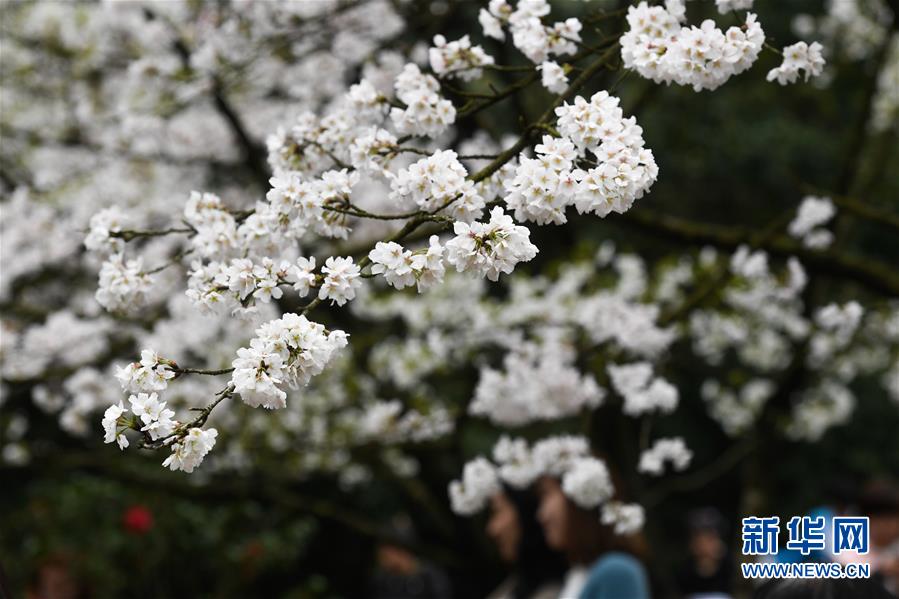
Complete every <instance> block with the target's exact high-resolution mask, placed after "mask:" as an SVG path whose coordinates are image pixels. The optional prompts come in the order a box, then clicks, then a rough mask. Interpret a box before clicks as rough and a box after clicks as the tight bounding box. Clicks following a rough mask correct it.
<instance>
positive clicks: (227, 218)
mask: <svg viewBox="0 0 899 599" xmlns="http://www.w3.org/2000/svg"><path fill="white" fill-rule="evenodd" d="M184 220H185V222H186V223H188V224H189V225H190V226H191V227H192V228H193V230H194V231H195V233H194V235H193V236H192V237H191V238H190V243H191V246H192V247H193V248H194V249H195V250H196V251H197V252H198V253H199V254H200V256H202V257H203V258H227V257H228V256H230V255H232V254H233V253H234V252H235V250H237V248H238V247H240V246H239V242H238V240H239V239H240V236H239V234H238V225H237V220H236V219H235V218H234V215H232V214H231V213H230V212H229V211H228V210H227V209H226V208H225V206H224V204H223V203H222V200H221V198H219V197H218V196H217V195H215V194H212V193H201V192H199V191H192V192H191V193H190V197H189V198H188V200H187V203H186V204H185V206H184ZM89 249H90V248H89Z"/></svg>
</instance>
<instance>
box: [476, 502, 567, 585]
mask: <svg viewBox="0 0 899 599" xmlns="http://www.w3.org/2000/svg"><path fill="white" fill-rule="evenodd" d="M487 534H488V536H490V538H491V539H492V540H493V542H494V543H495V544H496V548H497V551H498V552H499V555H500V557H501V558H502V560H503V561H504V562H506V563H507V564H510V565H511V573H510V574H509V576H508V577H507V578H506V580H504V581H503V583H502V584H500V586H499V587H497V589H496V590H495V591H493V592H492V593H491V594H490V595H489V596H488V599H555V598H556V597H558V596H559V590H560V589H561V587H562V577H563V576H564V574H565V570H566V564H565V560H564V558H563V557H562V555H561V554H559V553H557V552H554V551H552V550H551V549H550V548H549V547H548V546H547V544H546V540H545V539H544V537H543V530H542V529H541V527H540V524H539V523H538V522H537V498H536V496H535V495H534V494H533V493H532V492H531V491H517V490H515V489H510V488H506V489H504V490H503V491H502V492H500V493H497V494H496V495H494V496H493V497H492V498H491V499H490V518H489V519H488V520H487Z"/></svg>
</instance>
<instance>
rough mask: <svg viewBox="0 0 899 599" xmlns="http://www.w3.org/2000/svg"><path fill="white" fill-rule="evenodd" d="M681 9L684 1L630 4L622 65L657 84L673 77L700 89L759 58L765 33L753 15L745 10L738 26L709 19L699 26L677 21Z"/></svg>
mask: <svg viewBox="0 0 899 599" xmlns="http://www.w3.org/2000/svg"><path fill="white" fill-rule="evenodd" d="M672 8H674V9H675V10H672ZM719 8H721V6H720V5H719ZM683 9H684V6H683V2H668V3H667V5H666V6H650V5H649V4H648V3H646V2H640V3H639V4H638V5H637V6H630V7H629V8H628V12H627V23H628V26H629V29H628V31H627V32H625V34H624V35H623V36H621V58H622V60H623V61H624V65H625V66H626V67H627V68H630V69H634V70H635V71H637V72H638V73H639V74H640V75H641V76H643V77H646V78H647V79H651V80H652V81H655V82H656V83H672V82H673V83H677V84H678V85H689V86H691V87H692V88H693V89H694V90H695V91H702V90H704V89H708V90H713V89H716V88H718V87H720V86H721V85H723V84H724V82H726V81H727V80H728V79H730V78H731V77H732V76H734V75H738V74H739V73H742V72H743V71H745V70H746V69H748V68H749V67H750V66H752V64H753V63H754V62H755V60H756V58H758V55H759V52H761V50H762V46H763V44H764V42H765V33H764V32H763V31H762V27H761V25H759V23H758V21H757V20H756V15H754V14H752V13H748V14H747V15H746V21H745V23H744V25H743V26H742V27H737V26H733V27H730V28H728V29H727V31H726V32H725V31H722V30H721V29H719V28H718V27H717V26H716V25H715V22H714V21H712V20H710V19H707V20H705V21H703V22H702V25H701V27H696V26H691V27H687V26H683V25H681V22H682V21H683V20H684V19H685V18H686V16H685V13H684V10H683Z"/></svg>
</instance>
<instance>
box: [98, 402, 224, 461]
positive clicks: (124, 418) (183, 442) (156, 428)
mask: <svg viewBox="0 0 899 599" xmlns="http://www.w3.org/2000/svg"><path fill="white" fill-rule="evenodd" d="M128 403H129V404H130V413H129V408H126V407H125V406H124V404H123V403H122V402H121V401H119V402H118V403H117V404H112V405H111V406H109V407H108V408H106V411H105V412H104V413H103V419H102V425H103V432H104V437H103V440H104V442H106V443H117V444H118V446H119V449H125V448H127V447H128V446H129V441H128V437H127V436H125V431H127V430H130V429H133V430H139V431H140V432H142V433H144V434H145V435H146V436H147V437H148V438H149V439H151V440H152V441H157V440H160V441H162V442H164V444H166V445H170V446H171V450H172V452H171V454H170V455H169V456H168V457H167V458H166V459H165V460H164V461H163V462H162V465H163V466H165V467H168V468H169V469H171V470H182V471H184V472H187V473H190V472H193V471H194V469H195V468H196V467H197V466H199V465H200V463H201V462H202V461H203V458H205V457H206V454H208V453H209V451H210V450H211V449H212V447H213V446H214V445H215V438H216V436H218V431H217V430H216V429H214V428H209V429H205V430H204V429H202V428H199V427H190V428H187V429H186V430H181V429H182V424H181V423H180V422H178V421H176V420H173V419H172V416H174V415H175V412H174V411H173V410H170V409H168V408H167V407H166V402H164V401H159V396H158V394H157V393H155V392H154V393H137V394H136V395H131V396H129V398H128ZM179 431H180V434H178V433H179Z"/></svg>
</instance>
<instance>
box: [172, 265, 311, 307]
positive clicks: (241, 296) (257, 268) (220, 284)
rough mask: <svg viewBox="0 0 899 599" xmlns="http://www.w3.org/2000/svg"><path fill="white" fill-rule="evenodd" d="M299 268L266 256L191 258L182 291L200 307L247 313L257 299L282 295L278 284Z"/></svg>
mask: <svg viewBox="0 0 899 599" xmlns="http://www.w3.org/2000/svg"><path fill="white" fill-rule="evenodd" d="M299 268H300V267H299V266H298V265H296V264H291V263H289V262H286V261H282V262H281V263H280V264H278V265H275V262H274V261H273V260H272V259H271V258H268V257H266V258H263V259H262V260H261V261H260V262H259V263H254V262H253V261H252V260H250V259H249V258H234V259H233V260H231V261H230V262H227V263H226V262H209V263H207V264H203V263H201V262H199V261H195V262H194V263H193V264H192V269H191V270H190V271H189V272H188V274H189V279H188V283H187V291H186V293H187V297H189V298H190V300H191V301H192V302H194V304H195V305H197V306H199V307H200V308H202V309H204V310H208V311H210V312H219V313H228V314H232V315H235V316H239V315H250V314H254V313H255V310H254V308H255V303H256V301H257V300H258V301H261V302H263V303H268V302H270V301H272V299H279V298H280V297H281V296H282V295H283V292H282V291H281V289H280V287H279V285H282V284H285V283H288V282H290V281H288V278H289V277H291V276H292V275H294V273H296V271H297V270H299ZM294 278H297V277H294ZM297 280H299V279H298V278H297ZM307 293H308V288H307Z"/></svg>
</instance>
